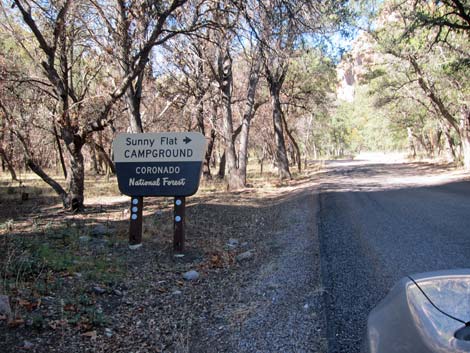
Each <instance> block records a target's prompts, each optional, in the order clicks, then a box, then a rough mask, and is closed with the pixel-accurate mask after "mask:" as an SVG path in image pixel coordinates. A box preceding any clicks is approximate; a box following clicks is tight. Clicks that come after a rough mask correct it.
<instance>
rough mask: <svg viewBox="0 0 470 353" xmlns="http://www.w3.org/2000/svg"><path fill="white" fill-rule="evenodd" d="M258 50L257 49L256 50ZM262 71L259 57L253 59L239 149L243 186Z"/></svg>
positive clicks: (239, 170) (239, 168) (239, 169)
mask: <svg viewBox="0 0 470 353" xmlns="http://www.w3.org/2000/svg"><path fill="white" fill-rule="evenodd" d="M255 50H257V49H255ZM260 70H261V60H260V58H259V55H255V57H254V58H253V64H252V66H251V68H250V75H249V80H248V89H247V94H246V107H245V112H244V114H243V120H242V126H241V131H240V147H239V148H240V149H239V159H238V162H239V167H238V172H239V174H240V179H241V181H242V183H243V186H246V171H247V167H248V139H249V134H250V125H251V119H252V118H253V115H254V107H255V96H256V89H257V87H258V82H259V73H260Z"/></svg>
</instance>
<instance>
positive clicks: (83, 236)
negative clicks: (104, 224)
mask: <svg viewBox="0 0 470 353" xmlns="http://www.w3.org/2000/svg"><path fill="white" fill-rule="evenodd" d="M90 239H91V238H90V237H89V236H88V235H82V236H81V237H80V238H78V240H79V241H80V242H81V243H87V242H89V241H90Z"/></svg>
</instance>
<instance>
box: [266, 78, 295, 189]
mask: <svg viewBox="0 0 470 353" xmlns="http://www.w3.org/2000/svg"><path fill="white" fill-rule="evenodd" d="M280 86H281V85H280V84H279V83H278V82H276V81H273V80H270V82H269V91H270V94H271V105H272V109H273V125H274V136H275V143H276V152H275V162H276V167H277V169H278V172H279V178H280V179H281V180H283V179H291V178H292V176H291V174H290V171H289V160H288V158H287V151H286V143H285V140H284V129H283V126H282V125H283V124H282V107H281V99H280V96H279V94H280V90H281V87H280Z"/></svg>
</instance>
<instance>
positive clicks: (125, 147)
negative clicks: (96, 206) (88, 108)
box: [113, 132, 206, 196]
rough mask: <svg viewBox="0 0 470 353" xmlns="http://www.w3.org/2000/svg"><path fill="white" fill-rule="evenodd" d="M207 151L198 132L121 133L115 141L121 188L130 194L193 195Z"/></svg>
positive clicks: (114, 147) (203, 139)
mask: <svg viewBox="0 0 470 353" xmlns="http://www.w3.org/2000/svg"><path fill="white" fill-rule="evenodd" d="M205 151H206V139H205V137H204V136H203V135H202V134H200V133H198V132H173V133H172V132H163V133H145V134H119V135H117V136H116V138H115V139H114V141H113V152H114V161H115V163H116V172H117V177H118V185H119V189H120V190H121V192H122V193H123V194H126V195H129V196H190V195H192V194H194V193H196V191H197V189H198V187H199V180H200V176H201V171H202V161H203V159H204V156H205Z"/></svg>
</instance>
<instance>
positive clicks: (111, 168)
mask: <svg viewBox="0 0 470 353" xmlns="http://www.w3.org/2000/svg"><path fill="white" fill-rule="evenodd" d="M91 143H92V144H93V148H94V149H95V150H96V152H97V153H98V158H99V159H100V160H103V161H104V162H105V163H106V167H107V168H106V170H107V171H111V174H116V168H115V167H114V163H113V161H112V160H111V158H110V157H109V155H108V153H106V151H105V150H104V148H103V146H101V145H100V144H99V143H96V142H95V141H92V142H91Z"/></svg>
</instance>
